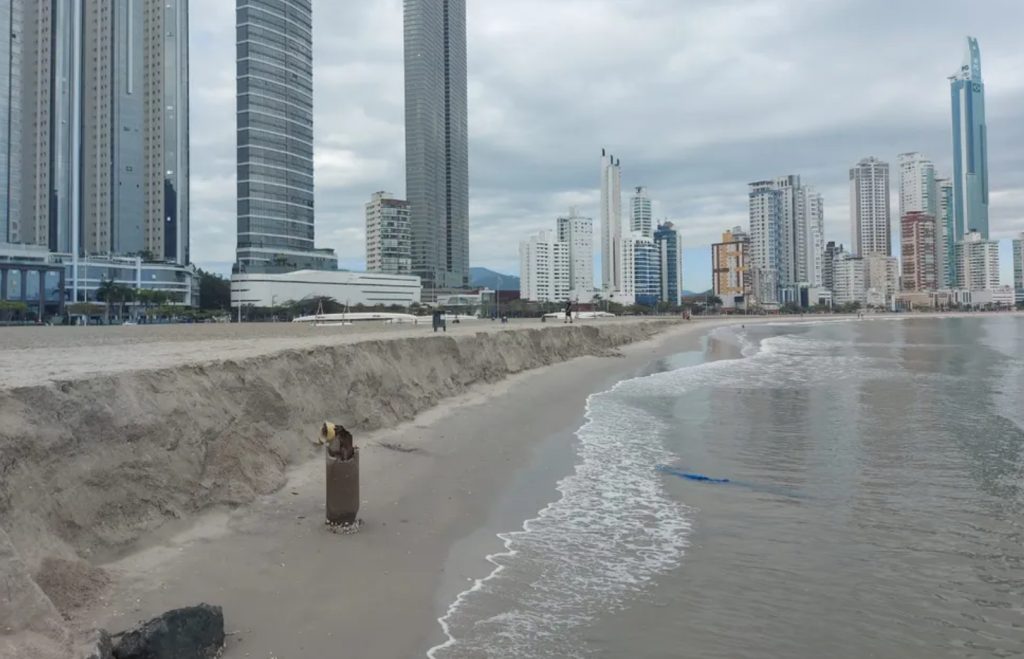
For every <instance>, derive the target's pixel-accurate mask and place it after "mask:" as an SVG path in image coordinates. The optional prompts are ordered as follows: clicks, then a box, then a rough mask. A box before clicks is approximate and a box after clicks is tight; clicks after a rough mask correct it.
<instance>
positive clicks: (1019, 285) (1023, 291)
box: [1013, 232, 1024, 304]
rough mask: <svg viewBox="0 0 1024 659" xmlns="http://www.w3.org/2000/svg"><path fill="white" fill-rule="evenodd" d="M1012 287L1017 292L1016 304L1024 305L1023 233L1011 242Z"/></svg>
mask: <svg viewBox="0 0 1024 659" xmlns="http://www.w3.org/2000/svg"><path fill="white" fill-rule="evenodd" d="M1013 287H1014V288H1015V289H1016V291H1017V304H1024V232H1022V233H1021V234H1020V238H1017V239H1016V240H1014V241H1013Z"/></svg>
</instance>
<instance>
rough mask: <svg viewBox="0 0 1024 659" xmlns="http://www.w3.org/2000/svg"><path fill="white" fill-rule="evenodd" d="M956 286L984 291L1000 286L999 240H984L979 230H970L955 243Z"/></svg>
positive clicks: (967, 289) (968, 289)
mask: <svg viewBox="0 0 1024 659" xmlns="http://www.w3.org/2000/svg"><path fill="white" fill-rule="evenodd" d="M956 263H957V281H956V287H957V288H960V289H963V290H966V291H984V290H991V289H995V288H999V287H1000V280H999V241H997V240H985V238H984V237H983V236H982V235H981V232H979V231H971V232H969V233H968V234H967V235H966V236H964V238H963V240H961V241H960V242H958V243H957V244H956Z"/></svg>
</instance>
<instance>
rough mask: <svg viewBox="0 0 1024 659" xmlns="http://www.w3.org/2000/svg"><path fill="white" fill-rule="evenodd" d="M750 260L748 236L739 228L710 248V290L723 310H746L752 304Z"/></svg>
mask: <svg viewBox="0 0 1024 659" xmlns="http://www.w3.org/2000/svg"><path fill="white" fill-rule="evenodd" d="M749 259H750V236H748V235H747V233H746V232H745V231H743V229H742V227H736V228H735V229H733V230H732V231H726V232H725V233H723V234H722V242H720V243H715V244H714V245H712V246H711V286H712V289H713V290H714V292H715V295H716V296H717V297H718V298H719V299H721V300H722V306H723V307H724V308H726V309H746V308H747V305H748V304H751V303H752V302H753V300H752V299H751V298H752V293H753V291H752V287H751V284H752V282H751V276H750V266H749Z"/></svg>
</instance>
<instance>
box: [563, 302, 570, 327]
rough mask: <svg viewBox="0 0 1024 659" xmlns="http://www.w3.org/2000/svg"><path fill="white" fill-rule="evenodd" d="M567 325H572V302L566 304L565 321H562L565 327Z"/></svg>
mask: <svg viewBox="0 0 1024 659" xmlns="http://www.w3.org/2000/svg"><path fill="white" fill-rule="evenodd" d="M565 323H569V324H570V325H572V300H568V301H567V302H566V303H565V320H564V321H562V324H563V325H564V324H565Z"/></svg>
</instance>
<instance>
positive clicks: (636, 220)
mask: <svg viewBox="0 0 1024 659" xmlns="http://www.w3.org/2000/svg"><path fill="white" fill-rule="evenodd" d="M630 211H631V212H630V231H632V232H637V231H639V232H640V233H641V234H643V235H644V237H645V238H650V237H652V236H653V235H654V218H653V212H652V210H651V198H650V196H648V194H647V188H644V187H638V188H634V189H633V198H632V199H630Z"/></svg>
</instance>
